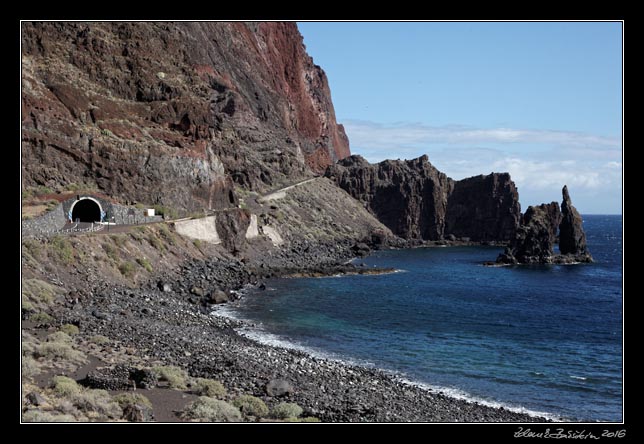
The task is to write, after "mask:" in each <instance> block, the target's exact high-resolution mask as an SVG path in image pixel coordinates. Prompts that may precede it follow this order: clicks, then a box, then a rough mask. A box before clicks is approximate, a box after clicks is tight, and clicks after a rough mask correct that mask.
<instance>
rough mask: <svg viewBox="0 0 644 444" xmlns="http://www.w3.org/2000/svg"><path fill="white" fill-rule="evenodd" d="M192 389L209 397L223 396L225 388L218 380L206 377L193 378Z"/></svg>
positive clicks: (200, 394)
mask: <svg viewBox="0 0 644 444" xmlns="http://www.w3.org/2000/svg"><path fill="white" fill-rule="evenodd" d="M192 385H193V389H192V391H193V392H194V393H195V394H197V395H199V396H209V397H211V398H223V397H224V396H226V388H225V387H224V386H223V385H222V384H221V382H219V381H215V380H214V379H206V378H195V379H194V382H193V384H192Z"/></svg>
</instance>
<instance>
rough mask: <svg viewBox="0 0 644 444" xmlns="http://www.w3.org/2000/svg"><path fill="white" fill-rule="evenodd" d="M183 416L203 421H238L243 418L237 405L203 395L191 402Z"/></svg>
mask: <svg viewBox="0 0 644 444" xmlns="http://www.w3.org/2000/svg"><path fill="white" fill-rule="evenodd" d="M182 417H183V418H185V419H190V420H193V421H201V422H237V421H241V419H242V416H241V413H240V411H239V409H237V407H235V406H232V405H230V404H228V403H227V402H226V401H221V400H219V399H214V398H209V397H207V396H202V397H200V398H199V399H197V400H196V401H194V402H193V403H191V404H190V405H189V406H188V407H187V408H186V410H185V411H184V412H183V414H182Z"/></svg>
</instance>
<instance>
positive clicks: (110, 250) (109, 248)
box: [103, 244, 120, 261]
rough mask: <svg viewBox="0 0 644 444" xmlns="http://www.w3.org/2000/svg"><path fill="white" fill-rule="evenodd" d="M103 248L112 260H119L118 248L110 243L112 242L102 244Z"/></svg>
mask: <svg viewBox="0 0 644 444" xmlns="http://www.w3.org/2000/svg"><path fill="white" fill-rule="evenodd" d="M103 250H104V251H105V253H106V254H107V257H109V258H110V259H112V260H113V261H118V260H119V258H120V257H119V252H118V249H117V248H116V247H115V246H114V245H112V244H103Z"/></svg>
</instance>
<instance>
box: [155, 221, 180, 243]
mask: <svg viewBox="0 0 644 444" xmlns="http://www.w3.org/2000/svg"><path fill="white" fill-rule="evenodd" d="M159 234H161V237H163V239H165V240H166V241H167V242H168V243H169V244H170V245H175V244H176V240H175V238H174V234H173V233H172V232H171V231H170V229H169V228H168V226H167V225H166V224H160V225H159Z"/></svg>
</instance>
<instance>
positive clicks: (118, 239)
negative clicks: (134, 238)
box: [110, 234, 127, 248]
mask: <svg viewBox="0 0 644 444" xmlns="http://www.w3.org/2000/svg"><path fill="white" fill-rule="evenodd" d="M110 238H111V239H112V240H113V241H114V243H115V244H116V245H117V246H118V247H121V248H123V246H124V245H125V243H126V242H127V238H126V237H125V236H123V235H121V234H113V235H111V236H110Z"/></svg>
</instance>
